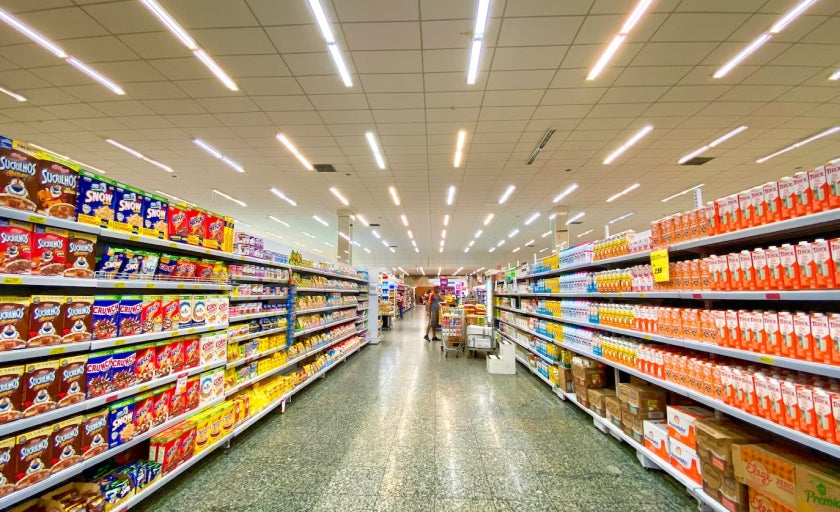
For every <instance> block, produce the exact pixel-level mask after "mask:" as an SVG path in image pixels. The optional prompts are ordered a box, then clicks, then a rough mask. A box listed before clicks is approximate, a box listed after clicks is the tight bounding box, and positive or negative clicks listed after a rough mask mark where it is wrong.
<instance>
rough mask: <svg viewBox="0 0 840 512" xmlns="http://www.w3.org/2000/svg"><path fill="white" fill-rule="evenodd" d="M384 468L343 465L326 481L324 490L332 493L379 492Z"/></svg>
mask: <svg viewBox="0 0 840 512" xmlns="http://www.w3.org/2000/svg"><path fill="white" fill-rule="evenodd" d="M384 471H385V470H384V468H381V467H380V468H372V467H363V466H345V467H342V468H339V469H338V470H337V471H336V472H335V474H333V476H332V479H330V481H329V482H327V485H326V488H325V489H324V492H327V493H333V494H354V495H373V494H378V493H379V484H380V482H381V481H382V475H383V473H384Z"/></svg>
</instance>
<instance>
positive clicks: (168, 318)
mask: <svg viewBox="0 0 840 512" xmlns="http://www.w3.org/2000/svg"><path fill="white" fill-rule="evenodd" d="M161 323H162V329H163V330H164V331H176V330H178V329H180V325H181V305H180V297H178V296H177V295H166V296H164V297H162V298H161Z"/></svg>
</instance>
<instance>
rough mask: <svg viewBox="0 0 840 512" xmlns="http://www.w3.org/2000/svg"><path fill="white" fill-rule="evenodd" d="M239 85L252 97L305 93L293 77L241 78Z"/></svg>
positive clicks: (238, 81)
mask: <svg viewBox="0 0 840 512" xmlns="http://www.w3.org/2000/svg"><path fill="white" fill-rule="evenodd" d="M331 78H332V77H330V79H331ZM322 79H323V78H322ZM237 84H238V85H239V87H240V88H241V89H242V91H243V92H245V93H246V94H250V95H252V96H276V95H283V94H301V93H302V92H303V91H302V90H301V88H300V87H299V86H298V83H297V81H296V80H295V79H294V78H291V77H279V76H278V77H262V78H258V77H253V78H240V79H238V80H237ZM219 85H220V86H221V84H219Z"/></svg>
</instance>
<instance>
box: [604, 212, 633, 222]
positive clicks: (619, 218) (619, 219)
mask: <svg viewBox="0 0 840 512" xmlns="http://www.w3.org/2000/svg"><path fill="white" fill-rule="evenodd" d="M633 214H634V212H630V213H625V214H624V215H622V216H621V217H616V218H614V219H613V220H611V221H609V222H607V224H615V223H616V222H618V221H621V220H624V219H626V218H627V217H630V216H631V215H633Z"/></svg>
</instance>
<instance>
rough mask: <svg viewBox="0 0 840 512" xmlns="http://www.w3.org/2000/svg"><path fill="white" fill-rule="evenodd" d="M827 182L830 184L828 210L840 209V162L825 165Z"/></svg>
mask: <svg viewBox="0 0 840 512" xmlns="http://www.w3.org/2000/svg"><path fill="white" fill-rule="evenodd" d="M825 181H826V183H827V184H828V209H830V210H832V209H834V208H840V161H837V160H835V161H834V162H833V163H828V164H826V165H825Z"/></svg>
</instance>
